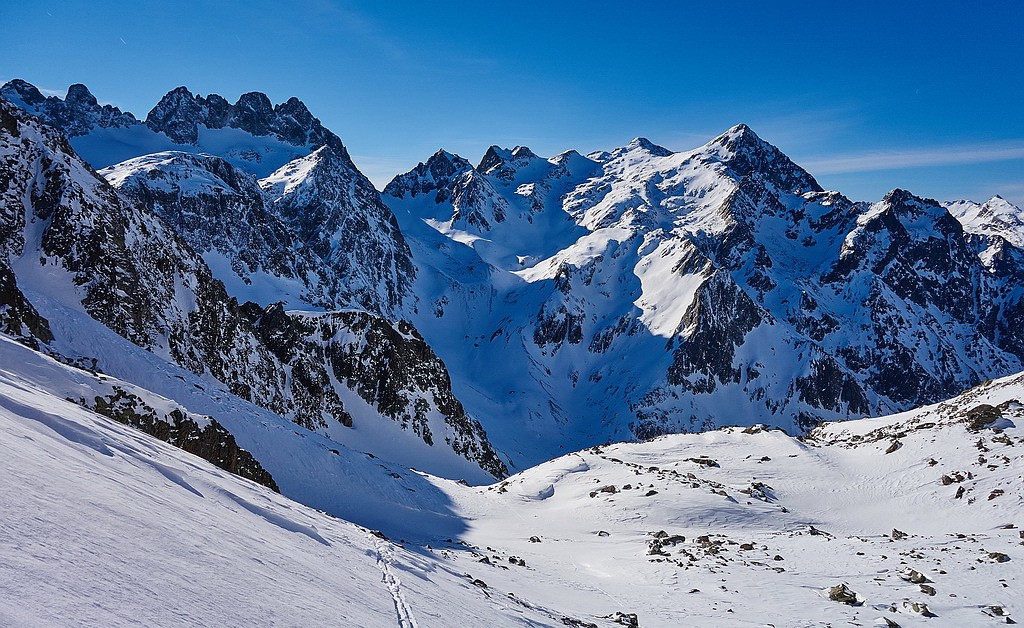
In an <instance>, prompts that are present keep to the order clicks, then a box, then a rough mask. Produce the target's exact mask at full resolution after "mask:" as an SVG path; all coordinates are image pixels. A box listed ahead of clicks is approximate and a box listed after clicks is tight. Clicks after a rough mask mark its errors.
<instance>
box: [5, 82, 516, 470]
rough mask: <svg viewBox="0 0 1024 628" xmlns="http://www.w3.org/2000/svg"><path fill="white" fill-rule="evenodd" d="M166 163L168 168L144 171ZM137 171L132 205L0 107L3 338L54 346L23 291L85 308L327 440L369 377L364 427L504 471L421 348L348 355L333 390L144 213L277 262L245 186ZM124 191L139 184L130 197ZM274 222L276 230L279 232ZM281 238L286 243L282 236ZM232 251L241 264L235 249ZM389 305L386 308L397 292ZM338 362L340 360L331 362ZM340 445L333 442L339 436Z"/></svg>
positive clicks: (212, 174) (193, 161) (203, 171)
mask: <svg viewBox="0 0 1024 628" xmlns="http://www.w3.org/2000/svg"><path fill="white" fill-rule="evenodd" d="M168 161H169V163H170V164H171V165H173V166H174V167H166V168H161V167H149V166H153V165H154V164H156V165H157V166H159V165H160V164H164V162H168ZM137 165H138V167H137V168H134V169H132V173H133V175H132V176H134V177H135V178H134V179H133V178H132V177H125V178H124V179H122V180H121V181H120V182H121V183H124V184H126V185H128V187H129V188H131V191H132V194H126V195H122V194H120V193H119V192H118V190H116V189H115V188H114V187H112V186H111V185H110V184H109V183H108V182H107V181H106V180H105V179H103V178H102V177H100V176H98V175H97V174H96V173H95V172H93V171H92V170H91V169H90V168H89V167H88V166H87V165H86V164H85V163H84V162H82V161H81V160H80V159H79V158H78V157H77V155H75V153H74V151H73V150H72V149H71V148H70V146H68V144H67V141H66V140H65V139H64V137H63V136H62V135H61V134H60V133H59V132H58V131H56V130H55V129H52V128H50V127H47V126H46V125H44V124H41V123H40V122H39V121H38V120H36V119H34V118H32V117H31V116H28V115H27V114H25V113H24V112H22V111H21V110H20V109H19V108H17V107H15V106H14V105H12V104H10V103H8V102H6V101H0V181H2V182H3V184H4V186H3V197H2V203H0V207H2V208H3V213H2V216H3V222H2V223H0V234H3V236H4V237H3V239H2V240H0V251H2V252H3V253H4V255H3V259H4V260H11V262H10V270H11V271H13V272H11V273H9V275H10V276H8V273H4V274H3V275H2V276H0V280H3V286H4V288H3V295H4V302H3V305H2V306H0V315H2V316H3V321H4V324H5V326H6V327H7V328H8V329H9V330H11V331H12V332H13V331H17V332H18V333H19V334H20V335H22V336H27V335H28V334H31V335H32V336H33V337H34V338H35V339H37V340H39V341H42V342H44V343H45V342H50V341H51V340H52V334H50V333H49V331H48V327H47V325H46V320H45V319H43V318H42V317H41V316H39V315H38V313H37V312H35V310H34V309H33V308H32V306H31V303H29V301H28V300H27V299H26V298H25V294H24V290H23V288H18V287H17V286H18V284H19V283H23V284H25V285H26V286H27V287H28V288H29V289H30V290H31V291H33V292H34V293H38V294H42V295H46V297H47V298H48V299H52V300H55V301H57V302H58V303H59V304H60V305H61V306H63V307H68V308H73V309H84V310H85V312H87V313H88V314H89V315H90V316H91V317H92V318H94V319H96V320H98V321H100V322H101V323H103V324H104V325H106V326H107V327H109V328H110V329H112V330H113V331H115V332H116V333H118V334H120V335H121V336H123V337H125V338H127V339H129V340H131V341H132V342H133V343H135V344H137V345H140V346H142V347H145V348H147V349H150V350H151V351H153V352H155V353H157V354H160V355H164V356H166V357H167V358H168V359H170V360H172V361H173V362H175V363H177V364H179V365H181V366H184V367H185V368H187V369H189V370H191V371H193V372H195V373H199V374H206V375H208V376H209V377H211V378H214V379H216V380H219V381H220V382H223V383H224V384H226V385H227V386H228V387H229V389H230V390H231V392H232V393H234V394H236V395H238V396H240V397H242V398H244V399H247V400H250V401H252V402H254V403H256V404H258V405H261V406H264V407H266V408H268V409H270V410H272V411H274V412H275V413H278V414H281V415H283V416H287V417H290V418H293V419H294V420H295V421H296V422H298V423H301V424H302V425H304V426H307V427H310V428H312V429H320V430H324V431H331V430H336V428H342V426H352V425H353V420H352V417H351V416H350V415H349V414H347V413H346V411H345V410H344V407H343V405H342V402H341V400H340V398H339V395H349V396H355V395H353V393H352V392H351V391H354V390H356V389H357V388H358V386H357V383H356V376H357V374H359V373H362V372H363V371H364V370H365V369H370V370H371V371H372V372H376V373H377V374H378V376H379V378H378V380H377V381H378V385H379V386H380V387H381V390H382V391H390V393H388V394H384V393H382V395H381V396H377V397H373V398H372V399H369V400H365V401H364V406H365V407H364V408H363V412H362V413H361V416H360V418H359V419H358V420H359V421H362V422H363V426H364V427H366V426H368V425H369V424H371V423H373V422H376V421H388V422H390V421H395V422H396V423H398V424H399V425H400V427H401V428H403V430H404V428H408V438H410V439H415V442H419V443H421V446H422V447H426V448H430V447H432V446H434V444H435V442H436V448H437V449H443V450H444V452H447V453H444V452H441V453H440V454H438V455H439V456H440V457H442V458H443V457H446V456H447V457H449V458H450V457H459V458H461V459H463V460H472V461H473V462H480V463H481V466H483V465H486V467H485V468H486V470H487V471H488V472H494V473H499V474H501V473H504V466H503V464H502V463H501V462H500V461H499V460H498V459H497V457H496V455H495V454H494V452H493V451H492V450H491V449H490V446H489V444H488V443H487V441H486V436H485V435H484V433H483V430H482V428H480V426H479V424H477V423H475V422H473V421H472V420H470V419H468V418H467V417H465V415H464V413H462V411H461V407H460V406H458V402H457V401H454V400H453V398H451V392H450V387H448V383H447V382H448V380H447V375H446V374H445V371H444V365H443V364H442V363H441V362H440V361H439V360H437V359H436V358H433V357H432V354H430V355H428V353H429V348H420V349H417V350H403V351H397V352H392V353H388V354H386V356H385V357H386V359H387V362H388V363H387V364H386V365H381V364H379V363H376V362H374V361H373V360H374V359H375V355H371V354H359V355H355V356H352V355H348V356H346V357H345V360H347V362H344V364H346V365H347V366H346V367H345V368H346V369H347V372H348V373H350V375H351V376H350V378H348V379H345V380H342V381H343V382H344V383H340V384H339V383H336V382H335V381H334V380H332V379H331V376H330V375H328V374H327V373H326V371H325V370H324V362H323V361H322V359H321V358H322V356H323V352H324V351H325V350H326V349H324V348H323V347H320V346H318V345H314V344H309V343H295V344H292V345H289V344H288V343H287V342H285V343H283V344H282V343H281V342H276V341H275V340H280V339H275V335H274V333H271V332H270V331H268V328H267V323H266V320H265V317H264V316H262V315H261V316H254V315H253V312H254V310H256V311H259V310H260V308H259V307H258V306H255V305H246V306H244V307H243V306H240V305H239V304H238V301H237V300H236V299H235V298H233V297H231V296H229V295H228V293H227V292H226V290H225V288H224V285H223V284H222V283H221V282H220V281H217V280H216V279H215V278H214V277H213V275H212V274H211V272H210V270H209V268H208V267H207V265H206V263H205V262H204V260H203V259H202V258H201V257H200V256H199V255H198V254H197V253H196V252H195V251H194V250H193V249H192V247H190V246H189V244H188V243H187V242H186V241H184V240H183V238H182V237H181V236H179V235H178V234H177V233H175V231H174V230H172V229H171V228H169V227H168V225H167V223H165V222H164V221H163V220H162V219H161V218H160V217H159V216H157V215H156V214H154V213H150V211H148V210H147V209H146V207H145V206H146V205H149V206H150V207H152V208H154V209H155V210H157V209H158V210H159V212H160V213H163V214H166V215H167V216H168V217H169V218H171V219H173V220H175V221H176V222H177V224H179V225H180V231H181V232H183V233H184V234H185V235H186V236H187V237H188V238H191V239H193V241H195V242H196V243H197V244H201V243H202V242H203V241H202V239H201V238H202V236H203V234H204V233H205V234H208V235H210V236H213V235H214V234H215V233H220V230H219V229H217V226H226V225H227V224H228V223H231V224H232V225H233V226H234V227H235V228H236V229H232V228H227V229H224V231H223V233H220V234H221V235H222V236H223V237H224V239H223V240H220V242H231V243H232V244H237V243H238V238H239V236H240V234H241V235H245V234H249V235H250V236H252V237H255V238H264V239H263V240H260V242H262V243H264V244H266V248H267V250H268V251H270V252H271V253H273V252H277V251H280V250H281V249H282V248H285V247H280V246H279V242H272V243H271V242H268V240H267V239H266V238H267V237H268V234H269V236H273V235H274V232H273V231H272V230H271V231H266V230H263V229H259V228H257V227H259V226H260V225H257V224H254V222H255V218H256V217H260V216H263V217H266V216H272V215H271V214H268V213H267V212H266V210H267V207H266V206H265V205H260V201H259V200H258V199H260V198H261V196H260V194H261V192H260V190H259V189H258V188H257V187H256V183H255V180H254V179H252V177H246V176H243V175H241V174H240V173H238V172H237V171H234V170H233V169H232V168H231V167H230V166H229V165H227V164H225V163H224V162H222V161H219V160H217V159H216V158H213V157H196V156H192V155H161V156H153V157H152V159H149V160H142V161H141V162H140V163H139V164H137ZM165 165H166V164H165ZM132 181H134V182H135V183H138V184H139V185H137V186H134V187H133V185H134V184H132V183H131V182H132ZM143 181H144V182H145V184H144V185H143V184H142V182H143ZM302 183H304V180H301V181H300V188H299V192H296V191H295V190H289V192H292V193H295V194H296V198H297V199H301V200H304V201H306V202H309V203H313V202H315V199H312V198H310V197H303V196H302V194H301V192H302V191H303V189H304V188H301V184H302ZM348 183H349V184H352V181H348ZM323 190H324V188H317V191H323ZM311 196H315V195H311ZM325 196H326V195H325ZM136 201H141V202H138V203H137V202H136ZM248 201H253V204H247V202H248ZM296 202H298V200H296ZM338 202H339V201H338V198H329V197H328V198H327V200H326V201H325V203H324V205H325V208H324V209H323V211H324V212H325V213H326V212H328V211H330V210H331V209H335V208H337V205H336V204H332V203H338ZM378 206H380V205H379V201H378ZM370 207H371V209H372V207H373V206H372V205H371V206H370ZM380 207H382V206H380ZM360 209H365V208H362V207H360ZM218 211H220V212H221V213H220V214H219V215H218V214H217V212H218ZM385 215H386V216H389V215H390V212H387V213H386V214H385ZM243 223H246V224H243ZM275 224H276V225H277V226H278V227H281V228H283V226H282V225H283V224H284V223H282V222H280V221H278V222H277V223H275ZM186 227H192V228H191V229H188V228H186ZM341 228H342V227H341V226H339V229H341ZM281 233H282V234H287V235H288V236H289V237H293V236H292V232H290V231H282V232H281ZM215 241H217V240H215ZM250 242H251V240H250ZM360 244H362V243H360ZM390 244H391V246H394V244H395V243H390ZM210 250H216V249H215V248H212V247H211V248H210ZM232 250H237V251H238V252H239V253H247V252H248V251H245V247H244V246H238V248H237V249H232ZM330 250H331V251H332V252H335V253H336V252H337V251H338V250H344V249H341V248H340V247H339V248H332V249H330ZM335 259H336V258H335ZM242 261H244V260H242ZM267 261H268V260H260V263H261V264H262V266H261V268H262V269H263V270H264V272H266V269H267V268H269V267H270V266H269V264H268V263H267ZM380 267H381V266H380V265H379V264H378V266H377V268H378V269H379V268H380ZM341 289H344V286H342V288H341ZM375 294H376V293H375ZM385 294H387V293H385ZM392 294H393V295H394V296H395V298H396V299H397V298H398V296H397V295H398V294H399V292H398V291H397V290H396V291H394V292H393V293H392ZM368 305H371V304H368ZM277 316H278V324H277V326H276V327H277V328H280V329H284V330H287V329H289V328H292V327H293V326H294V325H297V324H299V323H298V322H296V321H298V320H300V319H295V321H292V319H290V318H289V316H288V315H287V314H284V313H283V311H281V312H278V314H277ZM368 316H369V315H368ZM381 320H382V321H383V319H381ZM289 321H292V322H289ZM380 324H385V323H384V322H381V323H380ZM406 325H407V324H406ZM376 328H377V327H374V326H372V325H367V324H364V325H363V327H361V328H360V329H361V331H363V332H365V333H366V334H371V332H372V331H373V330H374V329H376ZM271 329H274V326H271ZM310 333H311V332H310ZM358 333H359V332H351V334H350V336H349V337H350V341H351V342H353V343H355V344H356V345H365V344H366V343H367V342H371V341H372V342H377V341H379V344H380V346H381V347H384V346H385V344H384V343H385V340H386V338H384V337H383V336H381V337H380V338H378V340H376V341H375V340H371V339H367V338H365V337H361V338H357V336H358ZM403 333H405V334H408V333H409V330H406V331H404V332H403ZM420 342H421V343H422V341H420ZM59 344H60V343H59V339H58V343H57V345H59ZM328 346H330V345H328ZM424 347H425V345H424ZM53 350H54V351H58V350H59V346H55V347H54V348H53ZM331 350H332V351H333V350H334V349H331ZM73 357H85V358H88V357H89V356H73ZM414 358H415V359H414ZM360 360H365V361H366V362H365V363H362V362H360ZM431 360H432V361H431ZM424 361H426V362H429V363H430V364H431V366H430V368H429V369H426V368H425V367H422V366H421V363H422V362H424ZM342 362H343V361H342V360H341V358H339V359H338V363H342ZM339 368H340V367H339ZM419 371H423V372H425V373H430V375H429V377H426V376H424V377H420V378H418V379H417V378H412V376H411V375H410V373H413V372H419ZM428 380H429V381H428ZM428 384H429V386H428ZM421 386H422V387H425V388H423V389H422V390H421V389H420V388H419V387H421ZM364 387H365V384H364ZM421 393H422V394H421ZM389 394H390V396H389ZM403 394H404V395H413V396H414V395H417V394H419V395H420V398H417V399H418V400H417V401H416V403H415V404H413V406H412V410H410V411H409V412H411V414H408V415H406V414H403V412H402V411H399V410H398V409H397V406H396V405H395V404H396V403H397V402H395V399H396V398H398V399H405V398H406V397H402V396H401V395H403ZM395 395H398V397H395ZM446 395H447V396H446ZM408 398H409V399H410V400H412V399H413V397H412V396H409V397H408ZM410 403H412V401H410ZM431 404H441V405H442V406H443V408H441V409H438V408H437V407H435V406H434V405H431ZM430 413H434V414H437V415H439V416H442V417H445V419H444V421H446V422H445V423H443V426H444V427H436V426H435V427H434V430H433V431H434V432H435V433H437V434H444V437H443V440H442V439H441V438H437V439H433V440H431V439H430V438H424V433H426V432H424V430H425V429H426V427H428V425H429V422H424V421H426V419H425V418H424V417H426V416H427V415H428V414H429V415H430V416H433V414H430ZM357 422H358V421H357ZM418 428H419V429H418ZM417 429H418V431H417ZM399 433H402V431H401V430H400V432H399ZM335 434H338V432H337V431H335ZM197 438H199V437H198V436H197ZM339 438H342V439H343V438H344V433H343V432H342V433H341V435H340V436H339ZM402 438H405V437H404V436H403V437H402ZM370 444H371V445H372V443H370ZM399 453H401V452H399Z"/></svg>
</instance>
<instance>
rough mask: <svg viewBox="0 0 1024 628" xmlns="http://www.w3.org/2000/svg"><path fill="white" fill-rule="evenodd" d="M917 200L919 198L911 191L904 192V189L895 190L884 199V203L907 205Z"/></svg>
mask: <svg viewBox="0 0 1024 628" xmlns="http://www.w3.org/2000/svg"><path fill="white" fill-rule="evenodd" d="M916 199H917V197H916V196H914V195H913V194H912V193H911V192H910V191H909V190H904V189H903V188H893V189H892V190H890V191H889V193H888V194H886V195H885V196H884V197H882V201H884V202H886V203H906V202H907V201H910V200H916Z"/></svg>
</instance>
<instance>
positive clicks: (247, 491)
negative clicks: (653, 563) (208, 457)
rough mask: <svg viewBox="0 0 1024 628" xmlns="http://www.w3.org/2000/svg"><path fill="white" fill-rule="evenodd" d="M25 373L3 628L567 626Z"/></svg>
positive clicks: (3, 373) (11, 430) (13, 435)
mask: <svg viewBox="0 0 1024 628" xmlns="http://www.w3.org/2000/svg"><path fill="white" fill-rule="evenodd" d="M8 357H9V356H8ZM16 366H22V365H21V364H19V363H11V362H6V361H5V362H3V363H2V366H0V449H2V451H3V452H4V455H3V456H2V460H0V477H2V478H3V481H2V482H0V504H3V508H4V514H3V517H2V518H0V590H3V591H4V596H3V601H2V602H0V625H3V626H57V625H60V626H83V625H84V626H122V625H140V624H141V625H148V626H171V625H189V626H228V625H230V626H246V625H248V626H256V625H263V626H268V625H288V626H293V625H294V626H299V625H306V626H312V625H348V626H394V625H396V624H397V625H399V626H402V627H412V626H416V625H422V626H429V625H453V624H452V623H450V622H454V625H465V626H480V625H485V624H487V623H493V622H494V621H495V619H498V623H501V624H505V625H510V624H515V623H520V622H521V623H522V624H523V625H538V624H549V623H553V622H554V619H553V618H554V617H556V616H557V615H556V614H553V613H552V612H549V611H545V610H543V609H530V608H527V607H524V606H522V605H520V604H519V603H517V602H516V601H515V600H511V599H509V598H504V597H501V596H488V595H486V593H484V592H483V591H482V590H481V589H480V588H479V587H478V586H475V585H473V584H472V581H471V579H469V578H467V577H466V576H465V575H463V574H460V573H458V572H455V571H453V570H452V569H451V568H449V567H447V566H446V565H444V564H441V563H439V562H438V561H434V560H431V559H430V558H429V557H424V556H422V555H420V554H418V553H416V552H415V551H411V550H405V549H403V548H401V547H399V546H396V545H393V544H391V543H389V542H387V541H385V540H383V539H380V538H378V537H376V536H374V535H372V534H371V533H370V532H369V531H367V530H366V529H363V528H359V527H357V526H355V525H353V524H351V523H348V522H346V521H342V520H340V519H335V518H333V517H331V516H329V515H326V514H324V513H322V512H319V511H316V510H312V509H310V508H307V507H305V506H301V505H299V504H297V503H295V502H292V501H290V500H288V499H286V498H284V497H282V496H280V495H277V494H275V493H273V492H271V491H270V490H268V489H265V488H264V487H262V486H259V485H257V484H254V483H251V482H248V481H246V480H242V479H240V478H238V477H236V476H233V475H231V474H228V473H226V472H223V471H221V470H219V469H217V468H215V467H213V466H212V465H209V464H207V463H206V462H205V461H203V460H201V459H199V458H196V457H194V456H191V455H189V454H187V453H184V452H183V451H181V450H179V449H175V448H174V447H170V446H168V445H166V444H164V443H161V442H159V441H156V440H154V439H152V438H150V437H148V436H145V435H143V434H142V433H140V432H137V431H135V430H133V429H132V428H129V427H126V426H123V425H121V424H118V423H115V422H113V421H111V420H108V419H106V418H104V417H101V416H98V415H96V414H94V413H92V412H90V411H88V410H86V409H84V408H82V407H80V406H77V405H75V404H73V403H71V402H68V401H65V400H63V399H61V398H60V397H57V396H54V395H52V394H50V393H48V392H47V391H46V390H44V389H43V388H41V387H39V386H37V385H35V384H33V383H31V382H30V381H29V379H30V378H26V377H22V376H21V375H19V374H18V373H16V372H13V371H12V370H9V369H11V368H12V367H16ZM51 366H52V367H53V368H47V366H46V365H44V364H40V363H36V364H34V365H33V367H34V368H33V371H34V375H35V376H36V377H38V378H42V379H46V377H47V376H54V375H57V376H59V375H60V369H61V368H62V367H59V366H55V365H51ZM58 379H59V377H58ZM87 379H88V378H87V376H85V375H83V376H82V377H81V378H80V379H79V381H78V382H77V385H79V386H83V387H85V386H88V381H87ZM50 384H54V385H55V384H60V385H65V386H67V385H70V383H69V381H68V380H61V381H51V382H50Z"/></svg>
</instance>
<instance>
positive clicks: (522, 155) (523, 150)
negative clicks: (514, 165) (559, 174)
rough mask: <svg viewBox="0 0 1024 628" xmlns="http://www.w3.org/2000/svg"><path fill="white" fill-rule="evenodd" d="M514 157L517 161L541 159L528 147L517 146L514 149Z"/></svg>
mask: <svg viewBox="0 0 1024 628" xmlns="http://www.w3.org/2000/svg"><path fill="white" fill-rule="evenodd" d="M512 156H513V157H515V158H516V159H540V157H537V155H536V153H534V152H533V151H532V150H530V149H529V148H527V147H526V146H516V147H515V148H513V149H512Z"/></svg>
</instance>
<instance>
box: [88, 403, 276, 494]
mask: <svg viewBox="0 0 1024 628" xmlns="http://www.w3.org/2000/svg"><path fill="white" fill-rule="evenodd" d="M79 403H81V404H82V405H84V406H86V407H87V408H89V409H90V410H93V411H94V412H96V413H98V414H102V415H103V416H106V417H109V418H111V419H114V420H115V421H117V422H119V423H123V424H125V425H129V426H131V427H134V428H135V429H137V430H140V431H142V432H145V433H146V434H149V435H150V436H153V437H155V438H158V439H160V440H162V441H164V442H165V443H169V444H171V445H174V446H175V447H178V448H180V449H184V450H185V451H187V452H189V453H190V454H193V455H196V456H199V457H200V458H202V459H203V460H206V461H207V462H210V463H212V464H214V465H215V466H217V467H219V468H221V469H224V470H225V471H228V472H230V473H234V474H235V475H238V476H241V477H243V478H246V479H248V480H252V481H253V482H256V483H258V484H262V485H263V486H266V487H268V488H271V489H273V490H274V491H275V492H280V489H278V487H277V483H276V482H274V478H273V477H272V476H271V475H270V473H268V472H267V470H266V469H264V468H263V466H262V465H261V464H260V463H259V461H258V460H256V459H255V458H254V457H253V456H252V454H250V453H249V452H247V451H246V450H244V449H242V448H241V447H239V446H238V444H237V443H235V437H234V436H233V435H232V434H231V433H230V432H228V431H227V430H226V429H225V428H224V427H223V426H222V425H221V424H220V423H218V422H217V421H216V420H214V419H213V418H211V417H201V418H200V419H199V420H198V421H197V419H196V418H194V417H193V416H190V415H189V414H188V413H186V412H185V411H183V410H181V409H179V408H175V409H174V410H171V412H170V413H168V414H167V415H166V416H163V417H161V416H159V415H158V414H157V412H156V410H154V409H153V408H152V407H150V406H149V405H148V404H147V403H146V402H145V401H143V400H142V399H141V398H140V397H139V396H138V395H135V394H132V393H130V392H128V391H126V390H124V389H123V388H121V387H118V386H114V388H113V393H112V394H110V395H108V396H106V397H95V398H93V400H92V401H87V400H85V399H81V400H79ZM200 421H203V422H205V423H206V425H205V426H203V427H200V425H199V422H200Z"/></svg>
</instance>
